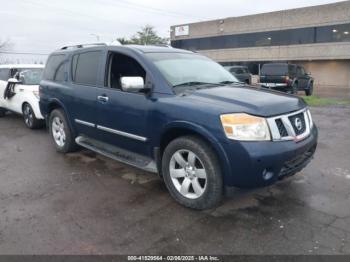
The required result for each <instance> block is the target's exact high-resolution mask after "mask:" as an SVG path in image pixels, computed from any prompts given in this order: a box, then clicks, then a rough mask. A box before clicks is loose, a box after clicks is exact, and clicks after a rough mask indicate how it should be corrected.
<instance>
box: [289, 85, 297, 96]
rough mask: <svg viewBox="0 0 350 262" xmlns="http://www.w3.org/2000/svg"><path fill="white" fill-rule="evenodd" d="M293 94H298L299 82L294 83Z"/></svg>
mask: <svg viewBox="0 0 350 262" xmlns="http://www.w3.org/2000/svg"><path fill="white" fill-rule="evenodd" d="M291 94H293V95H296V94H298V84H297V83H294V84H293V85H292V89H291Z"/></svg>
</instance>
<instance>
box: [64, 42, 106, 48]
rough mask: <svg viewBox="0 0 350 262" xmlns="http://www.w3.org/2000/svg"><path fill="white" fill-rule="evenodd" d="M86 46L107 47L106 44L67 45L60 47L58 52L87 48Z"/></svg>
mask: <svg viewBox="0 0 350 262" xmlns="http://www.w3.org/2000/svg"><path fill="white" fill-rule="evenodd" d="M88 46H107V44H106V43H92V44H79V45H67V46H64V47H62V48H61V49H60V50H67V49H75V48H83V47H88Z"/></svg>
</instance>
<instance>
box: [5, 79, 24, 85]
mask: <svg viewBox="0 0 350 262" xmlns="http://www.w3.org/2000/svg"><path fill="white" fill-rule="evenodd" d="M7 83H9V84H21V83H22V82H21V81H20V80H18V79H17V78H9V80H7Z"/></svg>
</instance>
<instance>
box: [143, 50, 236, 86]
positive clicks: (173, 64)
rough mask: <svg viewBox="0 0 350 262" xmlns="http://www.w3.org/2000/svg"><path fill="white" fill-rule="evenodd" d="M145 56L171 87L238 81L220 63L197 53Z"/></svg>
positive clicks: (152, 54) (150, 54)
mask: <svg viewBox="0 0 350 262" xmlns="http://www.w3.org/2000/svg"><path fill="white" fill-rule="evenodd" d="M147 56H148V57H149V58H150V59H151V60H152V61H153V63H154V64H155V65H156V67H157V68H158V69H159V70H160V71H161V73H162V74H163V76H164V77H165V78H166V80H167V81H168V82H169V83H170V84H171V85H172V86H173V87H176V86H181V85H186V84H188V85H189V86H190V85H191V84H220V83H225V82H226V83H229V82H239V81H238V80H237V78H235V77H234V76H233V75H232V74H230V73H229V72H227V71H226V70H225V69H224V68H223V67H222V66H221V65H219V64H218V63H216V62H214V61H212V60H210V59H209V58H206V57H204V56H201V55H198V54H184V53H149V54H147Z"/></svg>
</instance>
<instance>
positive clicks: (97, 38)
mask: <svg viewBox="0 0 350 262" xmlns="http://www.w3.org/2000/svg"><path fill="white" fill-rule="evenodd" d="M90 35H92V36H94V37H96V40H97V42H100V36H99V35H97V34H93V33H91V34H90Z"/></svg>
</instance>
